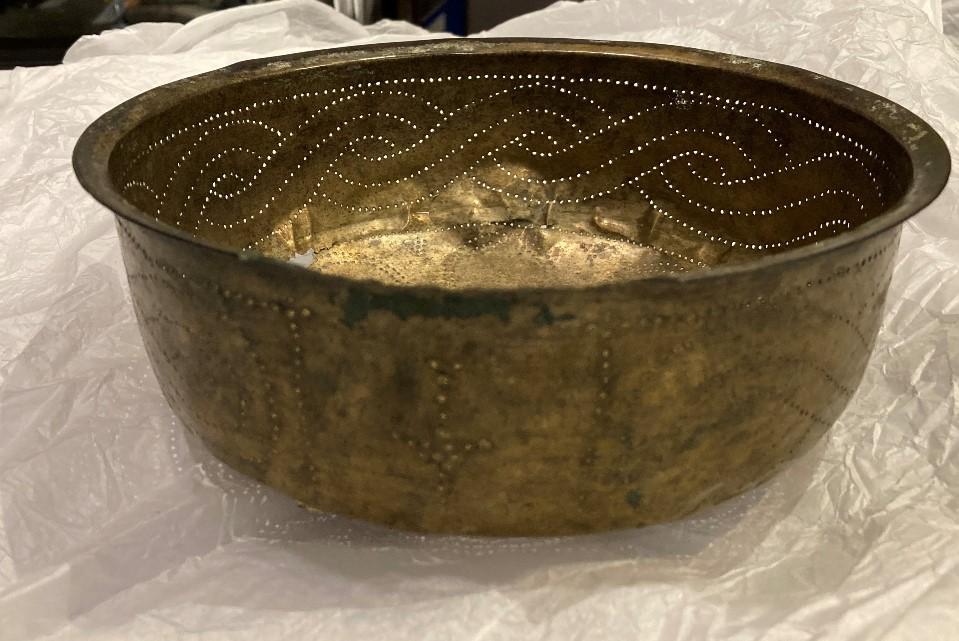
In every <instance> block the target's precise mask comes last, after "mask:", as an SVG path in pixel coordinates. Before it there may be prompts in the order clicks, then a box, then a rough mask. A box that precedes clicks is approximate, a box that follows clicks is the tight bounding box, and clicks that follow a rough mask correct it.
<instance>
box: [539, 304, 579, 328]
mask: <svg viewBox="0 0 959 641" xmlns="http://www.w3.org/2000/svg"><path fill="white" fill-rule="evenodd" d="M574 318H576V317H575V316H573V315H572V314H560V315H559V316H557V315H556V314H554V313H553V310H551V309H550V308H549V305H540V306H539V313H538V314H537V315H536V316H535V317H534V318H533V322H535V323H536V324H537V325H552V324H553V323H555V322H556V321H568V320H573V319H574Z"/></svg>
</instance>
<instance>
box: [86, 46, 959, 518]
mask: <svg viewBox="0 0 959 641" xmlns="http://www.w3.org/2000/svg"><path fill="white" fill-rule="evenodd" d="M74 165H75V168H76V172H77V175H78V176H79V178H80V181H81V182H82V183H83V185H84V187H85V188H86V189H87V190H88V191H89V192H90V193H91V194H93V195H94V196H95V197H96V198H97V199H98V200H100V202H102V203H103V204H105V205H106V206H107V207H109V208H110V209H112V210H113V211H114V212H115V213H116V215H117V225H118V227H119V230H120V241H121V244H122V248H123V256H124V261H125V264H126V268H127V272H128V277H129V282H130V290H131V294H132V297H133V303H134V306H135V308H136V313H137V318H138V319H139V322H140V327H141V331H142V333H143V339H144V342H145V345H146V348H147V352H148V354H149V356H150V359H151V361H152V363H153V367H154V369H155V371H156V374H157V378H158V379H159V381H160V385H161V387H162V389H163V391H164V393H165V395H166V397H167V399H168V400H169V402H170V405H171V406H172V407H173V409H174V411H175V412H176V413H177V415H178V416H179V417H180V419H181V420H182V421H183V423H184V424H185V425H186V426H187V427H188V428H189V429H191V430H193V431H194V432H196V433H197V434H198V435H199V436H200V437H202V439H203V441H204V442H205V443H206V444H207V445H208V446H209V448H210V449H211V450H212V451H213V452H214V453H215V454H216V455H217V456H218V457H220V458H221V459H222V460H224V461H226V462H227V463H229V464H230V465H232V466H233V467H235V468H237V469H239V470H242V471H244V472H246V473H247V474H250V475H251V476H253V477H255V478H257V479H260V480H262V481H264V482H265V483H267V484H269V485H271V486H273V487H276V488H278V489H280V490H282V491H283V492H285V493H287V494H289V495H290V496H293V497H295V498H296V499H298V500H299V501H301V502H302V503H304V504H306V505H309V506H313V507H316V508H320V509H322V510H329V511H332V512H336V513H340V514H345V515H350V516H354V517H359V518H363V519H368V520H371V521H377V522H381V523H385V524H389V525H392V526H396V527H400V528H406V529H413V530H420V531H434V532H456V533H475V534H493V535H544V534H563V533H576V532H586V531H593V530H604V529H609V528H622V527H632V526H638V525H643V524H648V523H653V522H658V521H664V520H669V519H675V518H678V517H681V516H683V515H685V514H688V513H690V512H692V511H693V510H695V509H697V508H699V507H700V506H704V505H707V504H713V503H716V502H718V501H721V500H723V499H725V498H727V497H730V496H732V495H734V494H736V493H738V492H741V491H743V490H744V489H746V488H749V487H750V486H753V485H755V484H757V483H759V482H761V481H762V480H764V479H766V478H767V477H769V476H770V475H771V474H772V473H773V472H774V471H775V470H776V469H777V468H779V467H780V466H781V465H782V464H783V463H784V462H785V461H787V460H789V459H791V458H793V457H794V456H796V455H797V454H798V453H799V452H801V451H803V450H804V449H805V448H808V447H809V446H810V445H811V444H812V443H814V442H815V441H816V440H817V439H818V438H819V437H820V436H821V435H822V434H823V433H824V432H825V431H826V430H827V429H828V428H829V426H830V425H831V424H832V423H833V421H834V420H835V419H836V418H837V417H838V416H839V414H840V412H842V410H843V408H844V407H845V405H846V403H847V402H848V401H849V399H850V397H851V396H852V394H853V393H854V391H855V389H856V386H857V385H858V383H859V380H860V377H861V375H862V373H863V369H864V368H865V366H866V361H867V360H868V358H869V354H870V350H871V348H872V345H873V341H874V339H875V336H876V332H877V329H878V327H879V323H880V319H881V312H882V306H883V300H884V298H885V295H886V289H887V286H888V284H889V278H890V273H891V269H892V266H893V257H894V254H895V251H896V246H897V241H898V238H899V231H900V225H901V224H902V222H903V221H904V220H906V218H908V217H909V216H911V215H913V214H914V213H916V212H917V211H919V210H920V209H922V208H923V207H924V206H926V205H927V204H928V203H929V202H930V201H931V200H932V199H933V198H934V197H935V196H936V195H937V194H938V193H939V191H940V190H941V189H942V187H943V185H944V182H945V180H946V177H947V174H948V171H949V155H948V152H947V150H946V147H945V146H944V144H943V142H942V140H941V139H940V138H939V136H938V135H936V133H935V132H934V131H933V130H932V128H930V126H929V125H927V124H926V123H925V122H923V121H922V120H920V119H919V118H917V117H916V116H915V115H913V114H912V113H910V112H909V111H906V110H905V109H903V108H901V107H899V106H898V105H896V104H894V103H892V102H890V101H888V100H885V99H883V98H880V97H879V96H876V95H873V94H871V93H868V92H866V91H863V90H860V89H857V88H855V87H852V86H849V85H846V84H843V83H840V82H836V81H834V80H830V79H827V78H823V77H821V76H818V75H816V74H813V73H810V72H807V71H802V70H800V69H795V68H791V67H785V66H781V65H776V64H771V63H767V62H760V61H757V60H750V59H745V58H739V57H736V56H729V55H722V54H717V53H710V52H705V51H697V50H692V49H681V48H676V47H667V46H659V45H647V44H633V43H610V42H588V41H562V40H497V41H491V40H450V41H432V42H425V43H413V44H398V45H394V44H390V45H385V46H366V47H355V48H349V49H338V50H328V51H320V52H313V53H305V54H297V55H293V56H287V57H282V58H274V59H270V60H258V61H253V62H247V63H241V64H238V65H234V66H232V67H228V68H226V69H222V70H219V71H214V72H212V73H207V74H203V75H200V76H197V77H194V78H188V79H186V80H183V81H180V82H176V83H173V84H171V85H167V86H164V87H160V88H158V89H155V90H153V91H150V92H147V93H145V94H143V95H142V96H139V97H137V98H134V99H133V100H131V101H129V102H127V103H125V104H123V105H121V106H120V107H118V108H116V109H114V110H113V111H111V112H110V113H108V114H107V115H105V116H103V117H102V118H100V119H99V120H97V121H96V122H95V123H94V124H93V125H91V126H90V128H89V129H87V130H86V132H85V133H84V134H83V136H82V138H81V139H80V141H79V143H78V144H77V147H76V150H75V152H74ZM306 267H309V268H306Z"/></svg>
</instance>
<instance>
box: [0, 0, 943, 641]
mask: <svg viewBox="0 0 959 641" xmlns="http://www.w3.org/2000/svg"><path fill="white" fill-rule="evenodd" d="M942 23H943V15H942V12H941V7H940V5H939V3H938V0H921V1H920V0H916V1H915V2H910V1H908V0H857V1H856V2H850V1H849V0H778V1H773V0H768V1H765V0H754V1H748V2H747V1H741V0H710V1H709V2H686V1H683V0H631V1H627V0H623V1H621V2H616V1H614V0H607V1H594V2H584V3H581V4H575V3H559V4H557V5H554V6H552V7H550V8H548V9H546V10H543V11H540V12H537V13H534V14H530V15H527V16H523V17H520V18H517V19H515V20H512V21H510V22H507V23H505V24H503V25H501V26H499V27H497V28H495V29H492V30H491V31H489V32H487V33H486V34H483V35H489V36H561V37H594V38H609V39H623V40H645V41H655V42H665V43H673V44H683V45H690V46H696V47H703V48H708V49H715V50H720V51H725V52H731V53H737V54H742V55H747V56H755V57H759V58H765V59H769V60H774V61H777V62H784V63H788V64H793V65H797V66H800V67H805V68H807V69H812V70H814V71H817V72H819V73H822V74H826V75H829V76H833V77H836V78H839V79H842V80H845V81H847V82H851V83H854V84H857V85H859V86H861V87H865V88H867V89H869V90H871V91H874V92H876V93H879V94H882V95H885V96H888V97H889V98H892V99H893V100H896V101H897V102H899V103H901V104H903V105H905V106H906V107H908V108H909V109H912V110H914V111H916V112H917V113H919V114H920V115H922V116H923V117H924V118H926V119H927V120H928V121H929V122H930V123H931V124H932V125H933V126H935V127H936V128H937V129H938V130H939V132H940V133H941V134H942V135H943V137H944V138H945V139H946V140H947V142H948V143H949V144H950V146H951V148H952V149H954V150H955V149H957V146H956V142H957V140H959V53H957V50H956V49H955V48H954V47H953V45H952V44H950V43H949V41H948V40H947V39H946V37H945V36H944V35H943V33H942ZM431 36H432V34H427V33H426V32H424V31H422V30H420V29H418V28H416V27H412V26H410V25H407V24H403V23H397V22H381V23H378V24H376V25H373V26H371V27H364V26H361V25H359V24H357V23H354V22H352V21H350V20H349V19H346V18H345V17H343V16H340V15H339V14H336V13H335V12H334V11H333V10H332V9H329V8H327V7H325V6H324V5H323V4H322V3H320V2H314V1H313V0H279V1H277V2H274V3H269V4H262V5H253V6H247V7H242V8H239V9H235V10H230V11H226V12H222V13H218V14H213V15H210V16H208V17H204V18H201V19H199V20H197V21H195V22H193V23H191V24H189V25H186V26H179V25H169V24H143V25H138V26H134V27H130V28H128V29H124V30H122V31H116V32H109V33H105V34H103V35H101V36H97V37H88V38H84V39H83V40H81V41H80V42H79V43H77V44H76V45H75V46H74V47H73V48H72V49H71V51H70V52H69V54H68V55H67V59H66V63H65V64H63V65H59V66H56V67H46V68H33V69H16V70H13V71H9V72H0V109H2V117H0V185H2V187H0V639H2V640H4V641H6V640H19V639H33V638H55V639H93V638H96V639H123V640H129V639H173V638H177V639H180V638H189V639H230V640H242V639H250V640H256V641H270V640H274V639H277V640H278V639H335V640H338V641H339V640H342V641H346V640H353V639H356V640H365V639H369V640H374V639H375V640H380V639H390V640H399V639H411V640H413V639H415V640H417V641H428V640H430V639H443V640H446V639H475V640H477V641H478V640H480V639H482V640H484V641H493V640H496V639H581V640H586V639H597V640H603V641H606V640H609V639H636V640H643V641H645V640H649V639H661V640H670V641H675V640H680V641H687V640H689V641H692V640H700V639H713V640H734V639H735V640H747V639H785V640H803V639H830V640H844V639H857V640H878V639H890V640H891V639H896V640H899V639H916V640H917V641H932V640H938V639H954V638H959V637H957V635H959V426H957V420H956V413H957V398H959V386H957V382H956V370H957V367H959V216H957V214H959V211H957V209H959V172H954V174H953V176H954V177H953V179H952V180H951V181H950V183H949V186H948V187H947V189H946V191H945V192H944V193H943V195H942V196H941V197H940V198H939V200H938V201H936V203H935V204H934V205H932V206H931V207H929V208H928V210H926V211H925V212H923V213H922V214H921V215H919V216H917V217H916V218H914V219H913V220H912V221H910V222H909V223H908V224H907V226H906V229H905V232H904V236H903V240H902V246H901V250H900V254H899V259H898V267H897V270H896V275H895V278H894V280H893V284H892V287H891V290H890V294H889V298H888V301H889V302H888V305H887V310H886V315H885V321H884V325H883V329H882V331H881V333H880V335H879V339H878V344H877V346H876V350H875V354H874V356H873V358H872V361H871V363H870V365H869V369H868V372H867V374H866V377H865V380H864V381H863V384H862V386H861V388H860V389H859V391H858V393H857V394H856V396H855V398H854V399H853V400H852V402H851V403H850V405H849V408H848V410H847V411H846V412H845V414H844V415H843V416H842V418H841V419H840V421H839V422H838V423H837V424H836V426H835V427H834V428H833V429H832V431H831V432H830V433H829V435H828V436H827V437H826V438H825V439H824V440H823V441H822V442H821V443H820V445H819V446H818V447H816V448H815V449H814V450H813V451H812V452H811V453H809V454H808V455H806V456H805V457H803V458H802V459H801V460H799V461H797V462H796V463H795V464H794V465H792V466H791V467H789V468H788V469H787V470H786V471H785V472H783V473H782V474H780V475H779V476H777V477H776V478H775V479H773V480H772V481H770V482H769V483H766V484H765V485H763V486H762V487H760V488H758V489H756V490H754V491H752V492H749V493H748V494H746V495H744V496H742V497H740V498H738V499H735V500H732V501H730V502H727V503H725V504H723V505H721V506H719V507H718V508H715V509H713V510H711V511H708V512H706V513H703V514H700V515H698V516H696V517H694V518H690V519H687V520H684V521H681V522H677V523H672V524H668V525H662V526H656V527H649V528H645V529H642V530H634V531H625V532H616V533H612V534H605V535H595V536H588V537H578V538H570V539H561V540H556V539H552V540H542V539H537V540H488V539H486V540H475V539H465V538H455V537H433V536H414V535H409V534H403V533H397V532H392V531H389V530H385V529H382V528H378V527H375V526H372V525H367V524H363V523H356V522H351V521H348V520H346V519H342V518H337V517H333V516H327V515H322V514H315V513H311V512H306V511H303V510H301V509H300V508H299V507H297V506H296V505H295V504H294V503H293V502H292V501H290V500H288V499H286V498H284V497H282V496H279V495H277V494H276V493H274V492H272V491H270V490H268V489H265V488H264V487H262V486H260V485H257V484H256V483H253V482H252V481H249V480H246V479H245V478H243V477H241V476H238V475H236V474H234V473H231V472H230V471H229V470H228V469H225V468H224V467H223V466H222V465H220V464H218V463H217V462H216V461H214V460H213V459H212V458H211V457H210V455H209V454H207V453H206V452H205V451H204V450H203V448H202V447H199V446H197V445H196V444H195V443H194V442H192V441H191V440H190V439H188V438H187V437H186V436H185V435H184V433H183V431H182V430H181V428H180V426H179V425H178V423H177V420H176V419H175V418H174V417H173V414H172V412H171V411H170V409H169V407H168V406H167V404H166V403H165V402H164V400H163V398H162V396H161V394H160V391H159V389H158V387H157V383H156V381H155V379H154V377H153V374H152V372H151V370H150V366H149V364H148V363H147V359H146V355H145V353H144V350H143V346H142V343H141V340H140V336H139V333H138V331H137V325H136V321H135V319H134V316H133V310H132V307H131V305H130V303H129V300H128V298H127V286H126V278H125V275H124V271H123V267H122V264H121V261H120V256H119V250H118V246H117V238H116V232H115V229H114V225H113V219H112V215H111V214H110V213H109V212H108V211H106V210H105V209H104V208H103V207H101V206H99V205H98V204H96V203H95V202H94V201H93V199H92V198H90V197H89V196H87V195H86V193H85V192H84V191H83V190H82V189H81V188H80V186H79V184H78V183H77V181H76V179H75V178H74V176H73V172H72V170H71V166H70V154H71V151H72V148H73V145H74V143H75V141H76V139H77V137H78V136H79V134H80V132H81V131H82V130H83V129H84V127H85V126H86V125H87V124H89V123H90V122H91V121H93V120H94V119H95V118H96V117H97V116H99V115H100V114H102V113H103V112H105V111H106V110H108V109H109V108H111V107H113V106H115V105H117V104H118V103H120V102H121V101H123V100H125V99H127V98H129V97H132V96H134V95H135V94H137V93H140V92H142V91H144V90H146V89H149V88H151V87H154V86H156V85H159V84H162V83H166V82H169V81H172V80H175V79H177V78H181V77H184V76H187V75H191V74H195V73H199V72H202V71H205V70H208V69H212V68H215V67H219V66H223V65H226V64H229V63H232V62H235V61H237V60H241V59H245V58H252V57H258V56H265V55H270V54H279V53H288V52H291V51H299V50H306V49H314V48H320V47H329V46H335V45H341V44H356V43H362V42H371V41H378V40H396V39H410V38H425V37H431Z"/></svg>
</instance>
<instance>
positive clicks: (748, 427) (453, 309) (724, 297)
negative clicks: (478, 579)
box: [118, 219, 899, 535]
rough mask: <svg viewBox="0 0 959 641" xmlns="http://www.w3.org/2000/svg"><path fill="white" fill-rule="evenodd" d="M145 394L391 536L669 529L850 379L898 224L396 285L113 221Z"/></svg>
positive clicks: (243, 461)
mask: <svg viewBox="0 0 959 641" xmlns="http://www.w3.org/2000/svg"><path fill="white" fill-rule="evenodd" d="M118 227H119V231H120V239H121V244H122V248H123V256H124V261H125V264H126V268H127V272H128V277H129V282H130V290H131V295H132V298H133V302H134V306H135V308H136V313H137V318H138V320H139V323H140V328H141V333H142V335H143V339H144V343H145V345H146V349H147V352H148V354H149V356H150V359H151V362H152V364H153V367H154V370H155V372H156V375H157V378H158V380H159V382H160V385H161V388H162V389H163V392H164V394H165V395H166V397H167V399H168V400H169V402H170V404H171V406H172V407H173V409H174V411H175V412H176V414H177V416H178V417H179V418H180V419H181V420H182V422H183V423H184V424H185V425H186V426H187V427H188V428H189V429H190V430H192V431H193V432H195V433H196V434H198V435H199V436H200V437H201V438H202V440H203V441H204V442H205V443H206V444H207V445H208V446H209V447H210V449H211V450H212V451H213V452H214V453H215V454H216V455H217V456H218V457H219V458H221V459H222V460H223V461H225V462H226V463H228V464H229V465H231V466H233V467H235V468H238V469H240V470H242V471H244V472H246V473H248V474H250V475H252V476H253V477H255V478H257V479H260V480H262V481H264V482H266V483H268V484H269V485H271V486H273V487H276V488H278V489H279V490H281V491H283V492H285V493H287V494H289V495H290V496H292V497H294V498H296V499H297V500H299V501H301V502H302V503H304V504H306V505H308V506H312V507H316V508H319V509H322V510H327V511H332V512H336V513H340V514H345V515H349V516H353V517H358V518H362V519H367V520H370V521H375V522H380V523H383V524H387V525H391V526H396V527H400V528H404V529H410V530H419V531H432V532H450V533H464V534H484V535H554V534H567V533H579V532H587V531H596V530H607V529H611V528H623V527H632V526H638V525H643V524H649V523H655V522H661V521H666V520H671V519H676V518H678V517H681V516H683V515H686V514H688V513H690V512H692V511H694V510H696V509H697V508H699V507H702V506H705V505H710V504H714V503H717V502H719V501H721V500H723V499H726V498H728V497H730V496H732V495H734V494H736V493H739V492H741V491H743V490H745V489H747V488H749V487H751V486H753V485H755V484H757V483H759V482H761V481H762V480H764V479H766V478H768V477H769V476H770V475H771V474H772V473H773V472H774V471H775V470H777V469H778V468H779V467H780V466H781V465H782V464H783V463H784V462H786V461H788V460H790V459H792V458H793V457H795V456H797V455H799V454H800V453H801V452H803V451H804V450H806V449H808V448H809V447H810V446H811V445H812V444H813V443H815V442H816V440H817V439H819V437H820V436H822V434H823V433H824V432H825V431H826V430H827V429H828V427H829V426H830V425H831V424H832V423H833V422H834V421H835V419H836V418H837V417H838V416H839V414H840V413H841V412H842V410H843V408H844V407H845V406H846V404H847V402H848V401H849V399H850V397H851V396H852V394H853V392H854V391H855V389H856V387H857V385H858V384H859V381H860V378H861V376H862V373H863V370H864V368H865V366H866V362H867V360H868V358H869V354H870V351H871V349H872V345H873V342H874V340H875V335H876V333H877V331H878V327H879V324H880V321H881V312H882V307H883V301H884V299H885V294H886V290H887V287H888V284H889V279H890V276H891V273H892V267H893V262H894V256H895V249H896V246H897V243H898V238H899V228H898V227H897V228H894V229H893V230H891V231H886V232H883V233H881V234H879V235H877V236H873V237H871V238H867V239H865V240H863V241H862V242H859V243H856V244H854V245H851V246H847V247H843V248H841V249H839V250H835V251H832V252H830V253H827V254H823V255H813V256H809V257H805V258H803V259H801V260H797V261H793V262H788V263H782V264H779V265H775V266H772V267H769V268H767V269H764V270H757V271H756V272H754V273H750V272H747V273H738V274H732V275H729V276H726V277H718V278H712V279H702V280H692V281H689V282H685V283H683V282H676V281H668V280H655V279H654V280H647V281H635V282H632V283H624V284H622V285H615V286H609V287H602V288H596V289H584V290H565V291H560V290H556V291H550V290H544V291H536V290H533V291H522V292H521V291H517V292H509V293H506V292H493V291H486V292H483V291H462V292H455V293H454V292H443V291H439V290H432V289H407V290H397V289H395V288H389V287H385V286H383V285H379V284H376V283H373V282H350V281H345V280H340V279H334V278H318V277H317V274H315V273H313V272H310V271H308V270H305V269H290V268H289V267H288V266H286V265H282V264H279V263H276V262H272V261H266V260H262V259H252V260H251V259H245V258H242V257H237V256H231V255H229V254H224V253H219V252H210V251H208V250H206V249H204V248H202V247H199V246H197V245H193V244H191V243H189V242H187V241H184V240H181V239H178V238H175V237H172V236H168V235H164V234H161V233H158V232H157V231H154V230H152V229H149V228H147V227H145V226H141V225H139V224H136V223H133V222H129V221H124V220H120V219H118Z"/></svg>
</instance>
